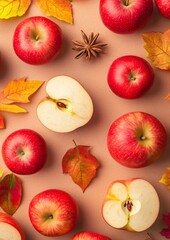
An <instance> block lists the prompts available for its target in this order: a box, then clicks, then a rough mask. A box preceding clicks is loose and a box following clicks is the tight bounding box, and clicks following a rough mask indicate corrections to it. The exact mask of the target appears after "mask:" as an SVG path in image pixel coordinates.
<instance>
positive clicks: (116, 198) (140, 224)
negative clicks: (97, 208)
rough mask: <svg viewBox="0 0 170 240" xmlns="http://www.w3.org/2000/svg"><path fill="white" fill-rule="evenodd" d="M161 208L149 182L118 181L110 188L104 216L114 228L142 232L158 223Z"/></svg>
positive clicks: (104, 207) (138, 180)
mask: <svg viewBox="0 0 170 240" xmlns="http://www.w3.org/2000/svg"><path fill="white" fill-rule="evenodd" d="M159 206H160V203H159V197H158V194H157V192H156V190H155V189H154V187H153V186H152V185H151V184H150V183H149V182H148V181H146V180H144V179H137V178H136V179H130V180H123V181H120V180H118V181H114V182H113V183H112V184H111V185H110V187H109V188H108V192H107V195H106V198H105V200H104V202H103V207H102V214H103V217H104V219H105V221H106V222H107V223H108V224H109V225H110V226H112V227H114V228H117V229H125V230H128V231H135V232H141V231H144V230H146V229H148V228H149V227H150V226H152V224H153V223H154V222H155V221H156V219H157V216H158V213H159Z"/></svg>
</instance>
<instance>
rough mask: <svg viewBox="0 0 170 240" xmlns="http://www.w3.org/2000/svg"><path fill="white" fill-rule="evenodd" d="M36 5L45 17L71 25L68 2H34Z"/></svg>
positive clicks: (62, 0)
mask: <svg viewBox="0 0 170 240" xmlns="http://www.w3.org/2000/svg"><path fill="white" fill-rule="evenodd" d="M36 4H37V6H38V7H39V8H40V9H41V10H42V11H43V12H44V13H45V14H46V15H47V16H52V17H55V18H57V19H59V20H62V21H65V22H67V23H70V24H72V23H73V17H72V6H71V3H70V0H36Z"/></svg>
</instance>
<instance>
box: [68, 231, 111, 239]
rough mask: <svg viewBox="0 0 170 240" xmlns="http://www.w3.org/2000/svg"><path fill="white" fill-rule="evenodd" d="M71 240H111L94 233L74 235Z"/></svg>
mask: <svg viewBox="0 0 170 240" xmlns="http://www.w3.org/2000/svg"><path fill="white" fill-rule="evenodd" d="M71 240H111V238H109V237H106V236H104V235H101V234H99V233H96V232H89V231H88V232H87V231H86V232H79V233H76V234H75V235H74V236H73V237H72V238H71Z"/></svg>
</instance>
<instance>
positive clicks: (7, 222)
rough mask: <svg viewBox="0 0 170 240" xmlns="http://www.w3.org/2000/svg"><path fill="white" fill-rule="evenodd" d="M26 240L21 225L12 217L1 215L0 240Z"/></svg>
mask: <svg viewBox="0 0 170 240" xmlns="http://www.w3.org/2000/svg"><path fill="white" fill-rule="evenodd" d="M11 239H12V240H25V233H24V232H23V230H22V228H21V226H20V225H19V223H18V222H17V221H16V220H15V219H14V218H13V217H12V216H10V215H8V214H5V213H0V240H11Z"/></svg>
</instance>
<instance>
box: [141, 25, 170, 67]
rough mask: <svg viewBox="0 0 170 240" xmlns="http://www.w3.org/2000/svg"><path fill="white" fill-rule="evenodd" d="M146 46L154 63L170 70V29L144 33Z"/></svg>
mask: <svg viewBox="0 0 170 240" xmlns="http://www.w3.org/2000/svg"><path fill="white" fill-rule="evenodd" d="M143 40H144V41H145V46H144V48H145V49H146V51H147V52H148V56H147V57H148V58H149V59H151V61H152V63H153V65H154V66H155V67H156V68H159V69H161V70H170V30H167V31H165V32H163V33H162V32H150V33H144V34H143Z"/></svg>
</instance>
